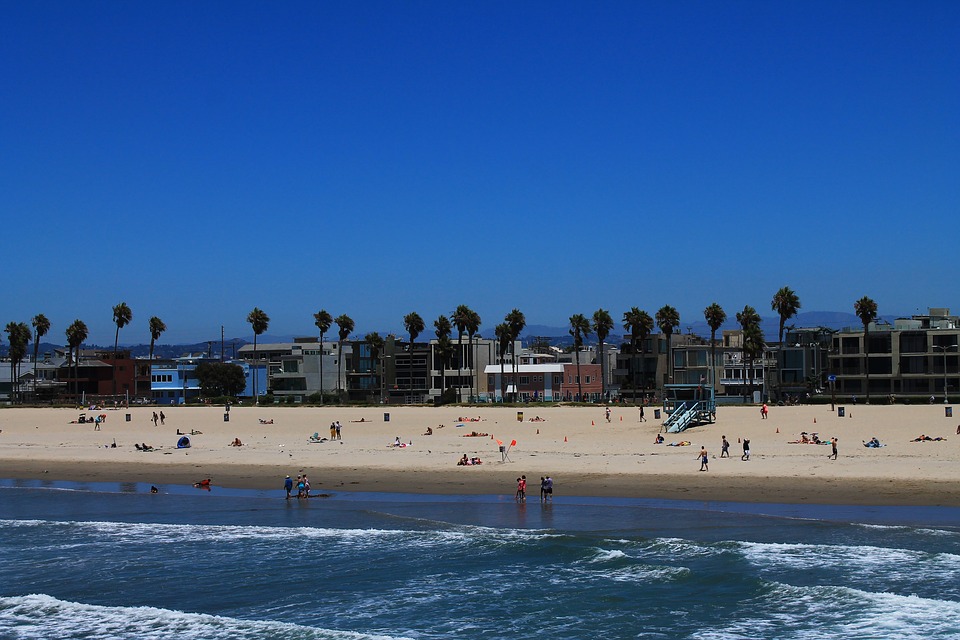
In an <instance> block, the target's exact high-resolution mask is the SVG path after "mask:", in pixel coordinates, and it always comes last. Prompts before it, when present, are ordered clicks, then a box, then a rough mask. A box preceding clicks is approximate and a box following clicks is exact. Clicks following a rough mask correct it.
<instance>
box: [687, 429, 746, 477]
mask: <svg viewBox="0 0 960 640" xmlns="http://www.w3.org/2000/svg"><path fill="white" fill-rule="evenodd" d="M720 457H721V458H729V457H730V441H729V440H727V436H725V435H722V436H720ZM740 459H741V460H743V461H747V460H749V459H750V439H749V438H744V439H743V455H741V456H740ZM697 460H699V461H700V471H710V468H709V463H710V456H709V455H708V454H707V447H706V446H701V447H700V453H698V454H697Z"/></svg>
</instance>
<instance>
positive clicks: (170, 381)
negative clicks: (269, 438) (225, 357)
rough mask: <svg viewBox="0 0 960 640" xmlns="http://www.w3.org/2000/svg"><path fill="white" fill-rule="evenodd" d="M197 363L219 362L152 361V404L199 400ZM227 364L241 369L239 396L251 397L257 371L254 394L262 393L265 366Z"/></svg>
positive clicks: (185, 358)
mask: <svg viewBox="0 0 960 640" xmlns="http://www.w3.org/2000/svg"><path fill="white" fill-rule="evenodd" d="M201 362H220V360H219V359H216V358H207V357H206V356H202V355H201V356H183V357H181V358H173V359H169V360H154V361H153V363H152V364H151V366H150V395H151V397H152V398H153V401H154V402H155V403H156V404H184V402H185V400H187V401H189V400H195V399H197V398H199V397H200V381H199V380H197V376H196V369H197V365H198V364H200V363H201ZM228 364H235V365H238V366H239V367H241V368H242V369H243V377H244V379H245V380H246V382H247V384H246V387H245V388H244V390H243V393H242V394H241V397H244V398H253V396H254V388H253V379H254V375H253V373H254V369H256V370H257V387H258V389H259V393H258V394H257V395H264V394H266V392H267V366H266V364H262V365H257V366H254V365H251V364H250V363H248V362H246V361H244V360H230V361H228Z"/></svg>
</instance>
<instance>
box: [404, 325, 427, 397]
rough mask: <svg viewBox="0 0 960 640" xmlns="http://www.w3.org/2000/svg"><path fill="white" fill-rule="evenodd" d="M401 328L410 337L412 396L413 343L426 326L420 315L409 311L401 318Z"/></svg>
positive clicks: (411, 385)
mask: <svg viewBox="0 0 960 640" xmlns="http://www.w3.org/2000/svg"><path fill="white" fill-rule="evenodd" d="M403 328H404V329H406V330H407V335H409V336H410V358H409V360H410V395H411V396H412V395H413V343H414V342H416V340H417V337H418V336H419V335H420V334H421V333H423V330H424V329H426V328H427V325H425V324H424V322H423V318H421V317H420V314H419V313H417V312H416V311H411V312H410V313H408V314H407V315H405V316H403Z"/></svg>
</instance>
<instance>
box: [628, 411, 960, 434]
mask: <svg viewBox="0 0 960 640" xmlns="http://www.w3.org/2000/svg"><path fill="white" fill-rule="evenodd" d="M646 421H647V419H646V418H644V417H643V405H640V422H646ZM957 428H958V429H960V427H957Z"/></svg>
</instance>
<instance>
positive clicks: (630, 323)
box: [623, 307, 641, 400]
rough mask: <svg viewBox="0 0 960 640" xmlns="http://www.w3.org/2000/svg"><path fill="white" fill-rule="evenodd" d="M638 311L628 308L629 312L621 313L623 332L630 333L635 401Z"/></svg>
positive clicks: (638, 333)
mask: <svg viewBox="0 0 960 640" xmlns="http://www.w3.org/2000/svg"><path fill="white" fill-rule="evenodd" d="M640 313H641V312H640V309H638V308H637V307H630V310H629V311H624V312H623V330H624V331H629V332H630V354H631V359H632V360H633V366H632V367H630V369H631V372H632V373H633V399H634V400H636V399H637V387H638V386H639V385H638V384H637V364H636V363H637V343H638V342H639V340H640Z"/></svg>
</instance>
